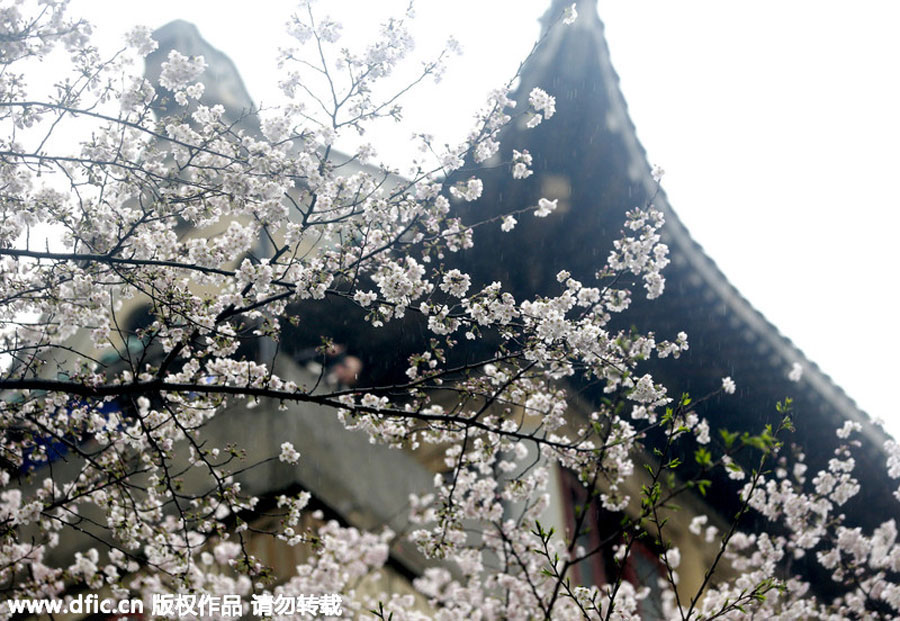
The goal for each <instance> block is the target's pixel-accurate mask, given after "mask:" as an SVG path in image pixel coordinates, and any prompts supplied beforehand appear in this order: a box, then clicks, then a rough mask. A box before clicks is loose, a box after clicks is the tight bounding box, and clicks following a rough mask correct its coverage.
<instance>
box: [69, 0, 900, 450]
mask: <svg viewBox="0 0 900 621" xmlns="http://www.w3.org/2000/svg"><path fill="white" fill-rule="evenodd" d="M549 4H550V0H455V1H454V2H446V1H443V0H441V1H438V0H419V2H418V4H417V14H418V17H417V20H416V23H415V25H414V34H415V35H416V39H417V41H418V42H419V44H420V45H419V48H420V49H421V50H422V51H425V52H427V50H432V49H435V46H437V45H440V43H442V42H443V41H444V40H445V39H446V37H447V36H448V35H450V34H452V35H453V36H455V37H456V38H457V39H458V40H459V41H460V42H461V43H462V47H463V50H464V55H463V56H462V57H460V58H458V59H456V60H455V62H454V63H453V64H452V66H451V69H450V70H449V71H448V73H447V75H446V77H445V79H444V80H443V81H442V83H441V84H440V85H438V87H436V88H426V89H424V91H423V92H422V93H420V95H419V96H417V97H416V98H415V99H413V100H410V103H409V104H408V106H407V114H406V125H405V126H404V129H403V130H402V131H400V132H397V133H395V134H393V136H392V137H387V138H378V139H377V141H376V146H377V147H378V149H379V152H380V153H382V154H383V157H385V159H387V160H388V161H390V162H391V163H395V164H397V165H399V163H400V162H401V161H402V159H403V158H404V156H405V153H406V151H405V150H406V149H408V148H409V145H410V142H409V140H408V137H409V135H410V133H411V132H412V131H427V132H429V133H433V134H436V135H437V136H438V138H441V139H443V140H445V141H448V142H453V143H456V142H458V141H459V140H460V139H462V138H463V137H464V136H465V133H466V131H467V129H468V125H469V122H470V120H471V117H472V115H473V114H474V112H475V111H476V110H477V109H478V107H479V106H480V104H481V102H483V101H484V98H485V95H486V93H487V92H488V91H489V90H490V89H491V88H492V87H494V86H496V85H499V84H501V83H503V82H505V81H506V80H507V79H508V77H509V76H511V75H512V73H513V72H514V70H515V68H516V67H517V66H518V63H519V61H520V60H521V59H522V58H523V57H524V55H525V54H526V53H527V51H528V50H529V49H530V47H531V44H532V43H533V41H534V40H535V39H536V37H537V35H538V31H539V29H538V25H537V18H538V17H539V16H540V15H541V14H542V13H543V12H544V10H545V9H546V8H547V6H549ZM600 4H601V7H600V16H601V18H602V19H603V20H604V22H605V24H606V32H607V39H608V42H609V47H610V51H611V55H612V61H613V64H614V66H615V67H616V70H617V72H618V74H619V76H620V78H621V87H622V90H623V92H624V95H625V99H626V101H627V102H628V106H629V111H630V114H631V117H632V120H633V121H634V124H635V126H636V127H637V131H638V137H639V138H640V140H641V142H642V143H643V145H644V147H645V148H646V150H647V152H648V154H649V157H650V159H651V161H652V162H653V163H657V164H660V165H662V166H663V167H664V168H665V169H666V171H667V174H666V177H665V179H664V180H663V186H664V188H665V189H666V192H667V194H668V196H669V200H670V202H671V204H672V205H673V207H674V208H675V210H676V211H677V213H678V214H679V216H680V218H681V219H682V220H683V221H684V223H685V224H686V225H687V227H688V229H689V230H690V231H691V233H692V235H693V237H694V239H696V240H697V241H698V242H699V243H700V244H701V245H702V246H703V247H704V248H705V249H706V251H707V253H708V254H709V255H710V256H711V257H712V258H713V259H714V260H715V261H716V263H717V264H718V265H719V267H720V268H721V270H722V271H723V272H724V273H725V275H726V276H727V277H728V279H729V280H730V281H731V282H732V283H733V284H734V285H735V286H736V287H737V288H738V290H739V291H741V293H742V294H743V295H744V296H745V297H746V298H747V299H748V300H750V302H751V303H752V304H753V305H754V306H755V307H756V308H757V309H759V310H760V311H762V313H763V314H764V315H765V316H766V317H767V318H768V319H769V320H770V321H771V322H772V323H774V324H775V325H776V326H777V327H778V328H779V329H780V331H781V332H782V334H785V335H787V336H788V337H789V338H791V339H792V340H793V341H794V343H795V344H796V345H797V346H798V347H800V349H801V350H803V351H804V352H805V353H806V355H807V357H808V358H810V359H811V360H813V361H815V362H816V363H817V364H818V365H819V366H820V367H821V368H822V370H823V371H824V372H825V373H827V374H829V375H831V377H832V378H833V379H834V381H835V382H836V383H837V384H838V385H840V386H841V387H843V388H844V390H845V391H846V392H847V393H848V394H849V395H850V396H851V397H852V398H854V399H855V400H856V401H857V403H858V404H859V405H860V407H862V408H863V409H864V410H866V411H867V412H869V414H871V415H872V416H875V417H881V418H884V419H886V420H887V421H888V428H889V429H890V430H892V431H893V433H894V434H895V435H900V411H898V408H897V406H896V405H895V403H894V401H893V399H894V398H893V397H892V393H893V388H894V387H893V384H892V382H893V381H897V378H896V372H897V371H898V370H900V368H898V366H900V365H898V363H897V362H896V358H895V355H896V352H900V327H898V326H897V325H895V324H896V321H897V316H898V312H897V310H896V305H897V302H898V299H897V298H898V296H897V293H896V289H897V287H898V280H900V279H898V277H897V275H896V270H897V268H898V263H900V261H898V259H897V254H896V250H895V247H896V246H897V245H898V240H897V231H898V229H900V215H898V213H900V209H898V208H900V201H898V198H897V192H896V188H895V185H896V181H897V180H898V178H900V177H898V174H897V171H898V165H900V156H898V147H900V116H898V111H900V67H898V64H900V36H897V34H896V32H897V30H898V27H900V3H894V2H885V1H883V0H856V1H854V2H849V1H844V2H837V1H829V0H805V1H800V0H792V1H791V2H785V1H784V0H755V1H754V2H721V1H720V0H692V1H690V2H687V1H683V2H671V0H618V1H616V2H602V1H601V2H600ZM130 6H133V7H137V6H138V4H137V3H128V2H122V1H121V0H117V1H115V2H113V1H109V0H74V1H73V2H72V12H73V13H76V14H82V15H85V16H87V17H88V18H89V19H90V20H91V21H92V22H94V24H96V26H97V35H98V37H100V38H101V39H103V40H105V41H110V42H112V43H111V45H118V43H119V42H120V41H121V36H122V33H123V32H124V31H125V30H126V29H127V28H128V27H129V26H131V25H134V24H136V23H142V24H145V25H147V26H151V27H154V28H155V27H158V26H161V25H163V24H164V23H166V22H168V21H170V20H172V19H176V18H182V19H187V20H189V21H192V22H194V23H196V24H197V25H198V27H199V29H200V32H201V34H202V35H203V36H204V37H205V38H206V39H207V40H208V41H209V42H210V43H211V44H212V45H213V46H215V47H217V48H219V49H220V50H222V51H223V52H225V53H226V54H228V55H229V56H230V57H231V58H232V59H233V60H234V62H235V63H236V65H237V67H238V69H239V71H240V72H241V75H242V77H243V78H244V81H245V83H246V84H247V87H248V89H249V91H250V93H251V95H252V96H253V97H254V100H255V101H256V102H257V103H258V102H260V101H263V102H265V101H274V100H275V99H276V98H277V94H276V89H274V84H275V82H276V81H277V79H278V76H277V72H276V70H275V66H274V60H273V59H274V57H275V53H276V49H277V46H278V44H279V42H281V41H283V39H281V34H282V30H283V29H282V24H283V23H284V21H285V19H286V17H287V15H288V14H289V13H290V11H291V8H292V3H291V2H287V1H286V0H264V1H259V2H256V3H248V2H246V0H241V1H237V2H236V1H218V2H211V1H207V0H154V1H153V2H149V3H141V4H140V13H136V14H125V13H123V12H122V9H123V7H130ZM404 6H405V2H402V1H400V0H380V1H378V2H375V1H373V0H368V1H366V0H320V1H319V3H318V5H317V7H318V11H320V12H322V11H324V12H326V13H330V14H331V15H332V16H333V17H335V18H337V19H338V20H339V21H342V22H343V23H344V25H345V29H344V30H345V34H344V40H345V41H347V42H348V44H351V45H352V44H355V43H356V42H358V41H361V40H368V39H369V38H370V37H371V36H372V35H374V28H375V26H376V25H377V23H378V22H379V21H380V20H381V19H382V18H383V17H384V16H386V15H388V14H390V12H391V11H392V10H394V11H395V12H396V10H397V7H400V8H402V7H404ZM551 94H552V93H551ZM416 110H418V113H416V112H415V111H416ZM384 135H385V134H377V136H384ZM388 136H391V135H388ZM891 283H893V284H891Z"/></svg>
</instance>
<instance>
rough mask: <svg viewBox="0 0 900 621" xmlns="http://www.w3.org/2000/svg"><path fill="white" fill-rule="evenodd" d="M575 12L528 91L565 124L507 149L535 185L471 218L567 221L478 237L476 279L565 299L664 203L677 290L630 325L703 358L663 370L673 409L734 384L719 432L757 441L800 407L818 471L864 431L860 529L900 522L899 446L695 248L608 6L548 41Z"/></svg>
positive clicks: (490, 175)
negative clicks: (638, 120) (625, 78)
mask: <svg viewBox="0 0 900 621" xmlns="http://www.w3.org/2000/svg"><path fill="white" fill-rule="evenodd" d="M571 4H572V2H571V0H568V1H561V0H555V1H554V2H553V5H552V7H551V8H550V9H549V10H548V12H547V13H546V14H545V16H544V18H543V19H542V23H543V24H544V29H545V33H546V40H545V41H544V43H543V44H542V46H541V48H540V49H539V51H538V52H537V54H536V56H535V57H533V58H532V59H531V60H530V61H529V62H528V63H527V65H526V66H525V67H524V69H523V72H522V76H521V80H520V83H519V86H518V88H517V91H516V99H517V100H518V102H519V105H518V108H517V109H520V110H521V109H523V108H527V105H528V101H527V98H528V93H529V92H530V90H531V89H532V88H533V87H540V88H543V89H544V90H546V91H547V92H548V93H550V94H551V95H554V96H555V97H556V109H557V115H556V116H555V117H553V118H552V119H550V120H547V121H544V122H543V123H542V124H541V125H539V126H538V127H537V128H535V129H527V128H525V126H524V122H523V123H519V124H517V125H515V126H513V127H512V128H511V129H509V130H508V131H506V132H505V134H504V135H503V136H502V140H501V145H502V147H501V149H502V150H501V156H502V157H503V158H504V159H507V158H508V157H509V155H510V154H511V150H512V149H517V150H519V151H521V150H523V149H528V150H529V151H530V152H531V154H532V155H533V156H534V165H533V169H534V171H535V173H534V175H532V176H531V177H530V178H528V179H525V180H514V179H512V177H511V175H510V174H509V169H508V168H507V167H499V168H497V169H496V170H493V171H489V172H487V173H485V174H484V175H479V176H481V177H482V178H483V181H484V192H483V198H482V199H481V200H480V201H477V202H476V203H473V204H472V205H471V206H470V207H466V208H465V213H466V214H468V215H469V216H470V217H473V218H474V214H476V213H477V214H478V216H479V217H482V218H483V217H489V216H492V215H495V214H499V213H503V212H506V211H509V210H512V209H516V208H521V207H523V206H524V205H527V204H534V203H535V202H536V200H537V198H538V197H541V196H543V197H547V198H551V199H554V198H556V199H559V208H558V209H557V211H556V212H555V213H553V214H551V215H550V216H549V217H548V218H546V219H537V218H532V217H530V216H523V217H520V218H519V220H520V223H519V224H518V225H517V226H516V228H515V229H514V230H513V231H511V232H509V233H503V232H501V231H500V230H499V227H490V229H489V230H482V229H479V230H478V232H477V233H476V236H475V246H474V248H473V249H472V250H471V251H467V252H466V253H465V263H466V265H467V267H468V268H469V269H471V270H472V271H474V272H476V273H477V274H479V275H480V276H481V279H482V280H484V281H486V282H490V281H492V280H501V281H503V283H504V284H505V285H506V286H507V287H508V288H509V289H510V290H511V291H512V292H513V293H514V295H516V298H517V299H523V298H525V297H530V296H532V295H534V293H535V292H538V293H542V294H550V293H555V292H558V288H559V285H558V284H557V282H556V278H555V276H556V274H557V272H558V271H559V270H561V269H567V270H569V271H570V272H572V276H573V277H574V278H576V279H578V280H581V281H582V282H584V283H585V284H588V283H590V282H592V281H594V278H593V275H594V272H595V271H596V269H597V268H598V267H600V266H602V265H603V263H604V262H605V260H606V257H607V256H608V254H609V251H610V249H611V245H612V241H613V239H615V238H616V237H617V235H618V233H619V231H620V230H621V229H622V224H623V223H624V221H625V212H626V211H627V210H629V209H631V208H633V207H636V206H645V205H647V204H649V203H651V202H652V203H653V204H654V205H655V206H656V208H657V209H659V210H661V211H662V212H663V213H664V214H665V217H666V225H665V227H664V236H663V240H664V242H665V243H666V244H668V246H669V248H670V258H671V260H672V262H671V265H669V267H667V268H666V270H664V275H665V277H666V281H667V284H666V291H665V293H664V294H663V295H662V296H661V297H660V298H659V299H657V300H654V301H649V302H648V301H647V300H645V299H643V298H644V296H643V295H642V293H643V291H642V287H641V286H640V284H637V285H636V286H635V287H634V289H633V291H634V304H633V305H632V307H631V308H630V309H629V310H628V311H627V313H626V314H627V320H628V322H629V323H630V325H633V326H635V327H636V328H637V329H638V330H642V331H646V330H653V331H655V332H656V334H657V335H658V336H659V338H661V339H663V338H674V336H675V334H676V333H677V332H678V331H679V330H684V331H685V332H687V334H688V336H689V339H690V350H689V351H688V352H686V354H685V355H683V356H682V357H681V358H680V359H679V360H677V361H670V360H666V361H660V362H656V363H653V364H651V366H650V367H649V369H650V370H651V371H652V372H653V374H654V376H655V377H656V378H657V379H658V381H661V382H662V383H663V384H665V385H666V386H668V387H669V390H670V391H672V392H676V391H677V392H676V394H675V395H674V396H678V394H680V393H681V392H689V393H690V394H691V395H693V396H700V395H704V394H707V393H709V392H711V391H714V390H716V389H717V388H718V387H720V386H721V379H722V378H723V377H724V376H731V377H732V378H734V380H735V381H736V382H737V386H738V391H737V394H736V395H734V396H725V397H723V398H720V399H716V400H714V401H712V402H710V403H708V404H706V405H705V406H704V407H703V408H702V412H703V414H704V415H706V416H708V417H709V418H710V420H711V422H712V423H713V427H721V426H724V427H727V428H729V429H730V430H739V431H744V430H746V431H749V432H754V431H756V432H758V431H759V430H760V428H761V427H762V425H763V424H764V423H766V422H775V423H777V422H778V420H779V419H780V415H779V414H777V413H776V411H775V405H776V403H777V402H778V401H783V400H784V399H785V397H787V396H790V397H792V398H793V399H794V420H795V424H796V427H797V430H796V432H795V433H794V434H793V435H792V436H791V437H789V438H787V439H788V441H792V442H796V443H797V444H799V445H801V446H802V447H803V448H804V449H805V450H806V452H807V456H808V463H809V465H810V468H811V469H812V471H813V472H815V470H816V469H818V468H819V467H824V465H825V462H826V461H827V459H829V458H830V457H832V456H833V448H834V447H835V446H836V445H837V438H836V437H835V435H834V432H835V430H836V428H838V427H840V426H841V425H842V424H843V423H844V421H855V422H858V423H860V424H861V425H862V433H861V436H862V443H863V447H862V449H861V450H857V451H856V452H855V453H854V455H855V457H856V461H857V467H856V470H855V472H854V474H855V476H857V477H858V478H859V479H860V480H861V482H862V483H863V485H862V487H863V491H862V492H861V494H860V495H859V496H858V497H857V498H855V499H853V500H852V501H851V502H850V503H848V505H847V506H846V507H845V508H846V510H847V513H848V515H852V519H851V520H850V521H852V522H854V523H856V524H859V525H862V526H864V527H872V526H874V525H876V524H878V523H880V522H881V521H882V520H884V519H887V517H888V516H890V515H895V516H896V515H897V514H898V512H897V509H896V502H895V501H894V499H893V497H892V495H891V491H892V490H893V488H894V487H895V486H894V485H892V484H891V482H890V481H889V480H888V479H887V476H886V474H885V459H886V456H885V453H884V451H883V448H882V447H883V444H884V442H885V440H887V439H888V436H887V435H886V434H885V433H884V432H883V431H882V430H881V428H880V427H878V426H876V425H874V424H873V423H872V422H871V420H870V419H869V417H868V416H867V415H866V414H865V413H864V412H862V411H861V410H860V409H859V408H858V407H857V405H856V404H855V403H854V401H853V400H852V399H851V398H849V397H848V396H847V395H846V394H845V393H844V392H843V391H842V390H841V389H840V388H839V387H838V386H836V385H835V384H834V382H832V381H831V379H830V378H829V377H828V376H827V375H826V374H825V373H823V372H822V371H821V370H820V369H819V368H818V366H816V364H815V363H813V362H812V361H810V360H808V359H807V358H806V357H805V356H804V354H803V352H801V351H800V350H799V349H798V348H797V347H796V346H795V345H794V344H793V343H792V342H791V341H790V340H789V339H788V338H787V337H785V336H783V335H782V334H781V333H779V331H778V329H777V328H776V327H775V326H774V325H772V324H771V323H770V322H769V321H767V320H766V318H765V317H763V315H762V314H761V313H759V312H758V311H757V310H756V309H754V308H753V306H752V305H751V304H750V302H748V301H747V300H746V299H745V298H744V297H743V296H741V294H740V292H739V291H737V289H735V288H734V286H732V285H731V284H730V283H729V282H728V279H727V278H726V277H725V275H724V274H723V273H722V272H721V271H720V270H719V269H718V268H717V266H716V264H715V262H714V261H713V259H712V258H710V257H709V256H707V255H706V253H705V252H704V251H703V249H702V248H701V247H700V245H699V244H698V243H697V242H696V241H694V240H693V239H692V238H691V236H690V233H689V232H688V230H687V228H686V227H685V226H684V224H683V223H682V222H681V221H680V219H679V218H678V215H677V213H676V212H675V210H674V209H673V208H672V206H671V205H670V204H669V201H668V199H667V197H666V194H665V192H664V191H662V190H661V189H659V188H658V187H657V183H656V182H655V181H654V179H653V177H652V175H651V169H650V166H649V165H648V162H647V158H646V154H645V151H644V149H643V147H642V146H641V144H640V142H639V141H638V139H637V136H636V133H635V128H634V125H633V124H632V122H631V119H630V118H629V116H628V110H627V106H626V103H625V100H624V98H623V96H622V93H621V91H620V89H619V79H618V76H617V74H616V72H615V70H614V69H613V66H612V64H611V62H610V54H609V49H608V48H607V44H606V40H605V38H604V26H603V23H602V22H601V20H600V18H599V16H598V11H597V4H596V0H579V1H578V2H577V5H578V13H579V18H578V20H577V21H576V22H575V23H574V24H573V25H571V26H568V27H567V28H561V27H555V28H549V29H548V27H549V25H550V24H552V23H553V22H555V21H558V16H559V15H560V14H561V12H562V11H563V9H564V8H565V7H567V6H570V5H571ZM734 234H735V235H738V234H740V233H739V232H738V231H735V232H734ZM763 251H765V249H764V248H762V246H761V247H760V252H763ZM620 327H623V328H628V327H629V325H622V326H620ZM823 338H824V337H823ZM795 362H797V363H800V364H801V365H802V367H803V369H804V373H803V376H802V379H801V380H800V381H799V383H794V382H792V381H790V380H789V379H788V377H787V374H788V372H789V371H790V369H791V367H792V364H793V363H795ZM597 396H598V397H599V395H597Z"/></svg>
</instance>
